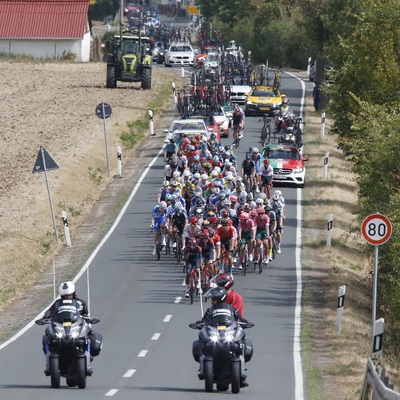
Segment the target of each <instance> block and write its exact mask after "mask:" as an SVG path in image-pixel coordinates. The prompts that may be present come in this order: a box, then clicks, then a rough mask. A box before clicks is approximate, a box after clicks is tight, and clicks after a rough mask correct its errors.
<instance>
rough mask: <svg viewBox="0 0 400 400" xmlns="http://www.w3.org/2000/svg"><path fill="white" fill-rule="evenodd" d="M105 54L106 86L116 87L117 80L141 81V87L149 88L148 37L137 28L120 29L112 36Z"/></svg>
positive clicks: (149, 55)
mask: <svg viewBox="0 0 400 400" xmlns="http://www.w3.org/2000/svg"><path fill="white" fill-rule="evenodd" d="M107 48H111V51H110V53H108V55H107V81H106V86H107V87H108V88H116V87H117V81H121V82H142V89H151V63H152V57H151V52H150V39H149V38H148V37H144V36H141V35H140V31H139V32H138V31H137V30H134V31H131V30H124V31H122V30H121V31H120V34H119V35H115V36H114V37H113V40H112V43H109V44H108V46H107Z"/></svg>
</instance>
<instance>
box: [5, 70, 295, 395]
mask: <svg viewBox="0 0 400 400" xmlns="http://www.w3.org/2000/svg"><path fill="white" fill-rule="evenodd" d="M282 92H283V93H285V94H286V95H287V96H288V97H289V99H290V105H291V106H292V108H293V109H294V111H295V113H296V114H298V115H299V114H300V112H301V111H302V110H301V106H302V96H303V90H302V82H301V81H300V80H298V79H296V78H295V77H293V76H290V75H289V74H287V73H285V74H283V77H282ZM261 125H262V124H261V123H259V117H248V118H247V119H246V132H245V137H244V139H243V140H242V141H241V143H240V147H239V148H238V149H237V151H235V153H236V154H237V156H238V162H239V163H241V161H242V160H243V157H244V154H245V151H246V150H247V149H248V147H249V146H259V136H260V131H261ZM230 141H231V138H229V139H223V143H224V144H226V143H229V142H230ZM159 150H160V149H156V148H155V149H154V155H156V154H157V153H159ZM162 173H163V160H162V157H161V158H158V159H157V160H155V162H154V165H152V166H151V168H149V170H148V171H147V173H146V174H145V175H142V178H143V181H142V183H141V184H140V186H138V187H137V188H136V189H135V191H134V193H133V195H132V199H131V201H130V203H129V204H127V205H126V209H125V211H124V213H123V214H121V215H120V219H119V222H118V224H115V225H114V227H113V228H112V231H110V232H109V235H108V238H107V240H105V241H103V242H104V243H103V244H102V246H101V247H100V248H98V249H97V250H96V251H95V253H94V254H93V256H92V258H91V260H90V261H91V262H90V263H89V262H88V263H87V264H86V266H88V271H89V273H87V271H85V272H84V273H83V274H82V276H81V277H80V278H79V280H78V281H77V287H78V293H79V294H80V296H81V297H83V298H87V296H88V293H87V291H86V288H87V277H88V276H89V277H90V304H91V315H92V316H97V317H99V318H101V322H100V323H99V324H98V325H95V326H94V329H95V330H96V331H98V332H100V333H102V334H103V337H104V347H103V350H102V352H101V354H100V356H99V357H97V358H96V359H95V360H94V361H93V364H92V365H93V370H94V374H93V376H92V377H89V378H88V381H87V388H86V389H84V390H80V389H77V388H68V387H67V386H66V384H65V380H64V379H62V386H61V388H60V389H52V388H51V387H50V378H48V377H45V375H44V373H43V370H44V366H45V360H44V355H43V353H42V350H41V337H42V334H43V331H44V329H43V327H39V326H36V325H34V326H33V327H31V328H30V329H27V331H26V332H25V333H24V334H22V335H21V336H20V337H18V338H17V339H16V340H15V341H13V342H11V343H10V344H9V345H7V346H5V347H3V348H0V349H1V350H0V370H1V374H0V393H1V398H2V399H7V400H12V399H15V400H21V399H28V398H29V399H30V400H34V399H41V400H46V399H55V398H57V399H58V400H63V399H68V400H69V399H71V396H72V397H73V398H74V399H85V400H91V399H93V400H98V399H101V398H104V397H113V398H115V399H121V400H125V399H140V400H147V399H148V400H155V399H160V398H162V399H163V400H169V399H171V400H179V399H185V400H187V399H188V398H191V399H194V400H195V399H204V397H205V396H207V398H210V399H212V398H221V396H222V397H225V396H232V393H231V391H230V389H229V390H228V391H227V392H225V393H221V392H216V391H215V392H213V393H210V394H207V395H205V393H204V381H199V380H198V378H197V372H198V364H197V363H196V362H195V361H194V360H193V358H192V354H191V347H192V342H193V340H195V339H196V338H197V334H198V332H197V331H196V330H191V329H190V328H189V327H188V324H189V323H190V322H193V321H195V320H198V319H200V318H201V316H202V312H204V311H205V309H206V308H207V306H209V302H207V303H205V302H203V303H201V302H200V299H199V298H196V299H195V302H194V304H193V305H190V301H189V300H188V299H185V297H184V294H185V287H184V286H183V279H184V276H183V273H182V267H181V266H177V265H176V261H175V258H174V256H173V255H169V256H166V255H164V254H163V255H162V256H161V260H160V261H157V260H156V257H155V256H152V249H153V243H152V235H151V233H150V215H151V211H152V208H153V206H154V205H155V203H156V198H157V191H158V189H159V187H160V185H161V183H162ZM281 189H282V191H283V195H284V197H285V198H286V222H285V226H284V239H283V244H282V254H280V255H278V257H277V258H276V259H275V260H274V261H273V262H270V264H269V265H268V267H266V268H264V270H263V272H262V274H258V273H255V272H253V271H252V270H251V269H250V271H249V272H248V273H247V275H246V276H245V277H243V276H241V275H240V274H239V271H237V270H234V275H235V286H234V288H235V289H236V290H237V291H238V292H239V293H240V294H242V296H243V298H244V306H245V308H244V316H245V317H246V318H247V319H248V320H249V321H252V322H254V323H255V326H254V327H253V328H252V329H249V330H247V331H246V332H247V337H248V338H249V339H251V340H252V341H253V344H254V355H253V359H252V360H251V361H250V362H249V363H247V369H248V371H247V374H248V378H247V381H248V383H249V385H250V386H249V387H247V388H244V389H242V390H241V394H240V395H241V396H245V397H246V399H263V400H265V399H274V400H276V399H279V400H300V399H303V382H302V380H303V375H302V369H301V358H300V354H299V343H298V334H299V331H298V328H299V323H300V320H299V311H300V309H299V305H298V303H299V298H300V296H301V291H300V289H299V287H300V286H299V284H300V282H301V273H300V266H299V258H300V250H299V246H300V242H299V240H300V238H299V218H300V215H299V213H300V212H301V208H300V206H299V201H300V197H299V196H301V190H300V189H296V188H293V187H292V188H290V187H283V188H281ZM296 306H297V308H296ZM72 392H73V393H72Z"/></svg>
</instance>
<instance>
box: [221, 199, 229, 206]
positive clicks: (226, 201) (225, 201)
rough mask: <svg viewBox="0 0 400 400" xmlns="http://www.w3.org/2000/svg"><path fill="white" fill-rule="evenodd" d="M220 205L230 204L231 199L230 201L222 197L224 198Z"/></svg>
mask: <svg viewBox="0 0 400 400" xmlns="http://www.w3.org/2000/svg"><path fill="white" fill-rule="evenodd" d="M222 205H224V206H230V205H231V201H230V200H229V199H224V200H223V201H222Z"/></svg>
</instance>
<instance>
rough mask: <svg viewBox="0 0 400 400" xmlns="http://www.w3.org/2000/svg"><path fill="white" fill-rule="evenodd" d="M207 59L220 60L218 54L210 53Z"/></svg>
mask: <svg viewBox="0 0 400 400" xmlns="http://www.w3.org/2000/svg"><path fill="white" fill-rule="evenodd" d="M207 61H218V57H217V55H216V54H209V55H208V56H207Z"/></svg>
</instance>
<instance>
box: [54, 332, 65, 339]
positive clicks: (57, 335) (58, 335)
mask: <svg viewBox="0 0 400 400" xmlns="http://www.w3.org/2000/svg"><path fill="white" fill-rule="evenodd" d="M54 333H55V334H56V338H58V339H61V338H62V337H63V336H64V332H60V331H57V332H54Z"/></svg>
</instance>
